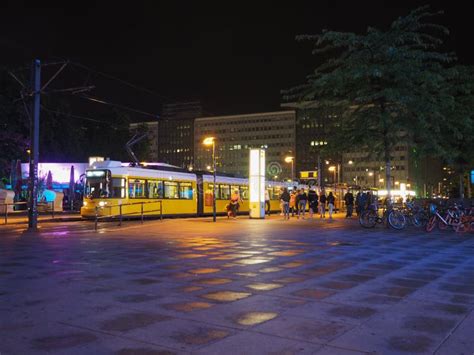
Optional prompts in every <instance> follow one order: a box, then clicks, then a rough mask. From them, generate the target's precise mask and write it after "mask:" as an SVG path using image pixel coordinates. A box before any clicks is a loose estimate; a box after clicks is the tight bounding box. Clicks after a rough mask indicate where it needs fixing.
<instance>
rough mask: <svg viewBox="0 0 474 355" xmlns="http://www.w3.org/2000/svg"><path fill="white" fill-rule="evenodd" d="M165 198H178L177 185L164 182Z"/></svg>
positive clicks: (171, 182)
mask: <svg viewBox="0 0 474 355" xmlns="http://www.w3.org/2000/svg"><path fill="white" fill-rule="evenodd" d="M164 184H165V198H179V194H178V183H177V182H173V181H165V182H164Z"/></svg>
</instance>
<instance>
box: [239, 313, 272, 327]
mask: <svg viewBox="0 0 474 355" xmlns="http://www.w3.org/2000/svg"><path fill="white" fill-rule="evenodd" d="M277 315H278V314H277V313H273V312H249V313H246V314H244V315H242V316H240V317H239V318H238V319H237V323H238V324H240V325H255V324H259V323H263V322H266V321H269V320H270V319H273V318H275V317H276V316H277Z"/></svg>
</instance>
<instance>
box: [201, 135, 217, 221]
mask: <svg viewBox="0 0 474 355" xmlns="http://www.w3.org/2000/svg"><path fill="white" fill-rule="evenodd" d="M203 144H204V145H206V146H211V145H212V166H213V169H212V170H213V175H214V180H213V181H214V184H213V185H212V220H213V221H214V222H215V221H216V190H217V189H216V139H215V138H214V137H207V138H205V139H204V141H203Z"/></svg>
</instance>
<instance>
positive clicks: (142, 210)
mask: <svg viewBox="0 0 474 355" xmlns="http://www.w3.org/2000/svg"><path fill="white" fill-rule="evenodd" d="M142 224H143V202H142Z"/></svg>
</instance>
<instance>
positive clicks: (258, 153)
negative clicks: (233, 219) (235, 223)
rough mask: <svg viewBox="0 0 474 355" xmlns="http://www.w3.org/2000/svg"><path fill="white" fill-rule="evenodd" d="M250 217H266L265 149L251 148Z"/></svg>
mask: <svg viewBox="0 0 474 355" xmlns="http://www.w3.org/2000/svg"><path fill="white" fill-rule="evenodd" d="M249 161H250V166H249V191H250V201H249V209H250V218H265V150H263V149H250V159H249Z"/></svg>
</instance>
